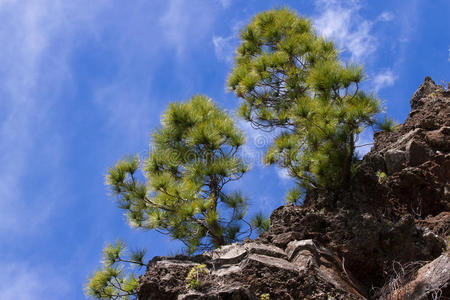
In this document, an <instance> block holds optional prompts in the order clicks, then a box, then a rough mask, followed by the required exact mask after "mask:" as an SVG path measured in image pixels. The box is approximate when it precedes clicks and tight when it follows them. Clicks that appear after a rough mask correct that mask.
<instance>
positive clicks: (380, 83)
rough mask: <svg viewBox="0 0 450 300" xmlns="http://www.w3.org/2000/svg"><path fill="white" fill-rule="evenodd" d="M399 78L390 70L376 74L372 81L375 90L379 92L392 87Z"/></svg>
mask: <svg viewBox="0 0 450 300" xmlns="http://www.w3.org/2000/svg"><path fill="white" fill-rule="evenodd" d="M397 78H398V76H397V75H396V74H395V73H394V72H393V71H392V70H390V69H388V70H385V71H383V72H381V73H378V74H376V75H375V76H374V78H373V79H372V82H373V86H374V90H375V91H377V92H378V91H379V90H381V89H383V88H385V87H389V86H392V85H393V84H394V83H395V81H396V80H397Z"/></svg>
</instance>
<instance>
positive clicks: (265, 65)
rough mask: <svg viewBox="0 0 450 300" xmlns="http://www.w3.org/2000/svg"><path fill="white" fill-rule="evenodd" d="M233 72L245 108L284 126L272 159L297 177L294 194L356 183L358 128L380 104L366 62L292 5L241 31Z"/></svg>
mask: <svg viewBox="0 0 450 300" xmlns="http://www.w3.org/2000/svg"><path fill="white" fill-rule="evenodd" d="M240 38H241V44H240V46H239V48H238V49H237V55H236V57H235V64H234V67H233V70H232V72H231V74H230V76H229V79H228V86H229V88H230V89H231V90H232V91H234V93H235V94H236V95H237V96H238V97H239V98H241V99H242V100H243V101H242V105H241V107H240V114H241V116H242V117H244V118H245V119H246V120H248V121H249V122H251V124H252V125H253V126H254V127H256V128H260V129H263V130H274V129H276V130H278V131H277V132H279V134H278V135H277V137H276V138H275V140H274V142H273V144H272V146H271V147H270V148H269V150H268V152H267V154H266V157H265V160H266V162H267V163H268V164H273V163H277V164H279V165H280V166H282V167H284V168H287V170H288V173H289V174H290V176H292V177H293V178H295V179H296V180H297V182H298V188H297V189H295V190H293V191H291V192H290V193H289V194H288V199H289V201H293V202H295V201H297V200H298V199H299V198H300V197H301V195H302V194H303V192H304V191H305V190H311V189H315V190H328V191H334V192H336V191H337V190H339V189H342V188H343V187H344V189H345V187H348V186H349V182H350V180H351V178H352V170H353V169H354V161H355V148H356V141H357V137H358V134H359V133H361V131H362V130H363V129H364V128H365V127H366V126H371V125H373V124H374V123H375V118H374V115H375V114H377V113H378V112H379V111H380V108H379V102H378V100H377V99H376V98H375V97H374V96H373V95H368V94H366V93H364V92H362V91H361V90H360V88H359V87H360V82H361V80H362V79H363V78H364V75H363V72H362V68H361V67H360V66H356V65H344V64H343V63H342V62H341V61H340V60H339V59H338V55H337V51H336V49H335V47H334V45H333V43H332V42H330V41H326V40H324V39H323V38H321V37H319V36H318V35H317V34H316V33H315V32H314V30H313V28H312V25H311V22H310V21H309V20H308V19H305V18H302V17H299V16H298V15H297V14H296V13H295V12H293V11H291V10H289V9H277V10H270V11H267V12H263V13H260V14H258V15H256V17H254V18H253V19H252V21H251V22H250V23H249V24H248V25H247V26H246V27H245V28H244V29H243V30H242V31H241V34H240Z"/></svg>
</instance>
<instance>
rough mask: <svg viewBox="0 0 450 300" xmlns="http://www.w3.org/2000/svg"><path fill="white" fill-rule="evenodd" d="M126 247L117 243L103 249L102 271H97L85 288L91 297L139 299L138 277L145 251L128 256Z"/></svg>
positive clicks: (124, 299) (131, 252)
mask: <svg viewBox="0 0 450 300" xmlns="http://www.w3.org/2000/svg"><path fill="white" fill-rule="evenodd" d="M126 250H127V249H126V245H125V244H124V243H123V242H120V241H117V242H116V243H115V244H108V245H107V246H106V247H105V249H103V260H102V269H100V270H98V271H96V272H95V273H94V274H93V275H92V277H91V278H89V281H88V283H87V285H86V288H85V293H86V295H87V296H89V297H93V298H96V299H111V300H116V299H117V300H119V299H120V300H128V299H137V293H136V290H137V287H138V284H139V282H138V275H137V274H136V271H139V270H140V269H141V268H142V267H145V263H144V256H145V251H144V250H136V251H130V252H129V253H128V254H129V256H126V254H127V253H126V252H128V251H126Z"/></svg>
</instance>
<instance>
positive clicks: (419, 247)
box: [138, 77, 450, 300]
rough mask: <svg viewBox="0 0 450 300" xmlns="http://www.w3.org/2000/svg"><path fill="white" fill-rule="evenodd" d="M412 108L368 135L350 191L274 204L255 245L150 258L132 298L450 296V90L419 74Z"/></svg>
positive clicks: (249, 244)
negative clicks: (192, 277)
mask: <svg viewBox="0 0 450 300" xmlns="http://www.w3.org/2000/svg"><path fill="white" fill-rule="evenodd" d="M411 108H412V110H411V112H410V114H409V116H408V118H407V120H406V121H405V123H404V124H402V125H399V126H398V128H397V130H395V131H394V132H377V133H375V136H374V146H373V148H372V150H371V151H370V152H369V153H368V154H367V155H366V156H365V157H364V159H363V160H362V161H361V163H360V166H359V170H358V172H357V175H356V176H355V180H354V182H353V184H352V187H351V192H350V193H346V194H342V195H338V196H339V197H337V198H338V200H337V202H336V201H335V199H336V195H333V201H332V202H333V203H332V204H330V202H331V201H330V198H331V196H330V195H322V194H321V195H319V194H315V195H312V194H310V195H308V197H307V199H306V200H305V202H304V204H303V205H302V206H294V205H285V206H281V207H279V208H277V209H276V210H275V211H274V212H273V213H272V215H271V227H270V229H269V230H268V231H267V232H264V233H263V234H261V235H260V236H259V237H258V238H256V239H255V240H245V241H243V242H242V243H235V244H232V245H228V246H224V247H221V248H219V249H216V250H214V251H211V252H206V253H203V254H201V255H197V256H180V255H179V256H175V257H155V258H153V259H152V260H151V261H150V262H149V264H148V268H147V272H146V273H145V275H144V276H142V277H141V279H140V285H139V289H138V296H139V299H143V300H150V299H152V300H153V299H158V300H164V299H210V300H212V299H236V300H238V299H438V298H439V297H442V299H446V298H445V297H450V285H449V281H450V253H449V252H448V251H447V250H446V249H447V246H448V243H449V238H450V153H449V150H450V91H448V90H445V89H444V88H443V87H441V86H439V85H436V84H435V83H434V82H433V81H432V80H431V79H430V78H428V77H427V78H425V81H424V83H423V84H422V85H421V86H420V87H419V88H418V90H417V91H416V92H415V93H414V95H413V97H412V99H411ZM201 264H203V265H205V267H206V269H207V270H208V271H207V272H205V273H202V274H201V275H199V286H198V287H197V288H196V289H195V290H193V289H189V288H188V287H187V286H186V281H185V280H186V277H187V275H188V273H189V271H190V270H191V269H192V268H193V267H195V266H198V265H201Z"/></svg>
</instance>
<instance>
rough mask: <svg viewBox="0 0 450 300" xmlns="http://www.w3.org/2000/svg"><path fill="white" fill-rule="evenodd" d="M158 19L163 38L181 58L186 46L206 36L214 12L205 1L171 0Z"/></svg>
mask: <svg viewBox="0 0 450 300" xmlns="http://www.w3.org/2000/svg"><path fill="white" fill-rule="evenodd" d="M159 21H160V25H161V26H162V28H163V31H164V38H165V39H166V40H167V41H168V42H169V43H170V44H171V45H172V46H173V47H174V48H175V50H176V53H177V56H178V58H179V59H183V58H184V56H185V54H186V53H185V52H186V47H187V46H188V45H189V46H190V47H192V46H193V45H194V46H195V45H196V44H198V42H199V41H201V40H202V39H203V38H204V37H205V36H206V34H207V33H208V31H209V30H210V28H211V27H212V23H213V21H214V14H213V10H211V9H210V7H209V5H208V3H207V2H203V1H196V0H193V1H183V0H171V1H170V3H169V7H168V9H167V11H166V13H165V14H164V15H163V16H162V17H161V18H160V20H159Z"/></svg>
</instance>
